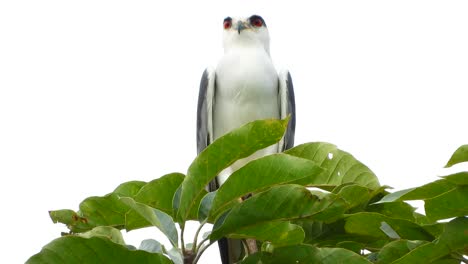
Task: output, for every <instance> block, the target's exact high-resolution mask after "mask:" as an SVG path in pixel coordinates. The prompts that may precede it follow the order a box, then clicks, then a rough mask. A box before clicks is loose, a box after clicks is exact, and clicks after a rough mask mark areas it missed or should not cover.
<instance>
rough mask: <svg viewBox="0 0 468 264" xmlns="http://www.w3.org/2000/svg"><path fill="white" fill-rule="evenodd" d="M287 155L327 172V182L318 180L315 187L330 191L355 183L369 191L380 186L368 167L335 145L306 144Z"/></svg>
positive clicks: (293, 149) (322, 143)
mask: <svg viewBox="0 0 468 264" xmlns="http://www.w3.org/2000/svg"><path fill="white" fill-rule="evenodd" d="M285 153H286V154H289V155H293V156H297V157H301V158H305V159H309V160H312V161H314V162H316V163H317V164H318V165H319V166H320V167H322V168H324V169H325V170H326V177H325V180H323V178H318V179H317V180H316V181H314V182H312V184H311V185H313V186H317V187H320V188H324V189H329V190H331V189H333V187H335V186H338V185H341V184H343V183H347V182H354V183H357V184H359V185H362V186H365V187H368V188H369V189H377V188H379V186H380V185H379V181H378V179H377V177H376V176H375V174H374V173H373V172H372V171H371V170H370V169H369V168H368V167H367V166H365V165H364V164H362V163H361V162H360V161H358V160H357V159H355V158H354V157H353V156H352V155H351V154H349V153H348V152H345V151H342V150H340V149H338V148H337V147H336V146H335V145H332V144H329V143H324V142H316V143H306V144H302V145H299V146H296V147H294V148H292V149H289V150H287V151H286V152H285Z"/></svg>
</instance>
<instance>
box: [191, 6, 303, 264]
mask: <svg viewBox="0 0 468 264" xmlns="http://www.w3.org/2000/svg"><path fill="white" fill-rule="evenodd" d="M222 26H223V48H224V54H223V56H222V57H221V59H220V60H219V62H218V64H217V66H216V68H210V67H209V68H207V69H205V71H204V72H203V75H202V78H201V81H200V90H199V96H198V105H197V152H198V154H199V153H200V152H202V151H203V150H204V149H205V148H206V147H207V146H208V145H209V144H210V143H212V142H213V141H214V140H216V139H217V138H219V137H221V136H223V135H225V134H226V133H228V132H230V131H231V130H233V129H235V128H238V127H240V126H242V125H244V124H246V123H248V122H251V121H254V120H259V119H284V118H286V117H287V116H290V120H289V123H288V126H287V129H286V133H285V135H284V137H283V138H282V139H281V141H280V142H279V143H277V144H275V145H272V146H269V147H267V148H265V149H262V150H259V151H257V152H255V153H254V154H252V155H251V156H249V157H247V158H244V159H241V160H238V161H236V162H235V163H234V164H232V165H231V166H230V167H229V168H226V169H225V170H224V171H222V172H221V173H220V174H219V175H218V176H217V177H216V178H215V179H214V180H213V181H212V182H210V184H209V186H208V189H209V191H215V190H216V189H218V188H219V187H220V186H221V185H222V184H223V183H224V182H225V181H226V179H227V178H228V177H229V175H231V174H232V173H233V172H234V171H236V170H237V169H239V168H240V167H242V166H243V165H245V164H246V163H248V162H249V161H251V160H254V159H257V158H260V157H263V156H265V155H269V154H273V153H278V152H282V151H284V150H286V149H289V148H291V147H292V146H293V145H294V134H295V126H296V109H295V108H296V106H295V99H294V89H293V83H292V79H291V74H290V73H289V71H288V70H281V71H279V72H278V71H277V70H276V68H275V66H274V64H273V61H272V59H271V56H270V35H269V32H268V28H267V25H266V23H265V20H264V19H263V18H262V17H261V16H259V15H251V16H250V17H241V18H232V17H226V18H225V19H224V20H223V24H222ZM232 243H233V242H232V241H230V240H227V239H225V238H224V239H221V240H220V241H219V243H218V245H219V248H220V254H221V260H222V263H223V264H230V263H234V262H235V261H236V258H238V257H239V254H240V253H239V251H240V249H233V247H235V246H233V245H232ZM238 244H239V243H238ZM238 247H240V246H238ZM233 251H237V253H235V252H233ZM237 260H238V259H237Z"/></svg>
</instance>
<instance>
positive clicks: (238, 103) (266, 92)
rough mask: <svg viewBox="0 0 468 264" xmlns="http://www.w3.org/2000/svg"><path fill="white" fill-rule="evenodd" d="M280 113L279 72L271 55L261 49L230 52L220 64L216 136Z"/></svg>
mask: <svg viewBox="0 0 468 264" xmlns="http://www.w3.org/2000/svg"><path fill="white" fill-rule="evenodd" d="M279 116H280V113H279V105H278V74H277V72H276V70H275V68H274V66H273V63H272V61H271V59H270V56H269V55H268V54H267V53H266V52H265V51H264V50H263V49H258V48H238V49H232V50H230V51H229V52H228V53H226V54H225V55H224V56H223V58H222V59H221V61H220V62H219V64H218V66H217V67H216V92H215V102H214V108H213V130H214V136H215V138H218V137H220V136H222V135H224V134H225V133H227V132H229V131H231V130H232V129H235V128H237V127H239V126H241V125H243V124H245V123H248V122H250V121H253V120H258V119H267V118H279Z"/></svg>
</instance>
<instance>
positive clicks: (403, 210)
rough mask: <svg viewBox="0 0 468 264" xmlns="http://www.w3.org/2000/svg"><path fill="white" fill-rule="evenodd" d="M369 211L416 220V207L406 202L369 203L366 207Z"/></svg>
mask: <svg viewBox="0 0 468 264" xmlns="http://www.w3.org/2000/svg"><path fill="white" fill-rule="evenodd" d="M366 211H368V212H375V213H379V214H383V215H385V216H388V217H392V218H399V219H406V220H409V221H415V218H414V211H415V208H414V207H412V206H411V205H409V204H407V203H405V202H399V201H398V202H388V203H378V204H372V205H369V206H368V207H367V208H366Z"/></svg>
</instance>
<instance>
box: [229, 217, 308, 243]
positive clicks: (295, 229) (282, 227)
mask: <svg viewBox="0 0 468 264" xmlns="http://www.w3.org/2000/svg"><path fill="white" fill-rule="evenodd" d="M227 237H229V238H237V239H241V238H255V239H256V240H259V241H268V242H270V243H271V244H273V245H275V246H287V245H297V244H300V243H302V241H304V230H302V228H301V227H300V226H298V225H294V224H291V223H289V222H281V221H274V222H266V223H260V224H257V225H255V226H250V227H246V228H242V229H239V230H238V231H237V232H233V233H230V234H229V235H227Z"/></svg>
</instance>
